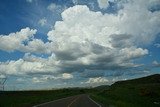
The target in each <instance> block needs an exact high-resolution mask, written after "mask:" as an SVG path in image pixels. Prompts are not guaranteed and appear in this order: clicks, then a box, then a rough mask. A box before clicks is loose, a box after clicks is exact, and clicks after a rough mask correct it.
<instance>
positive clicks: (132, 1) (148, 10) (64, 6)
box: [0, 0, 160, 90]
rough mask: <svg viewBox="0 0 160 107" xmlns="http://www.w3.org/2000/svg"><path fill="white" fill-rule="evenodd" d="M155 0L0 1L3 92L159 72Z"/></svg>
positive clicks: (159, 4) (159, 12) (159, 3)
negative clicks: (4, 83) (4, 82)
mask: <svg viewBox="0 0 160 107" xmlns="http://www.w3.org/2000/svg"><path fill="white" fill-rule="evenodd" d="M159 54H160V0H147V1H146V0H14V1H13V0H0V78H1V79H2V78H7V81H6V85H5V89H6V90H33V89H52V88H65V87H91V86H92V87H94V86H98V85H104V84H105V85H110V84H113V83H114V82H116V81H119V80H128V79H133V78H138V77H143V76H147V75H151V74H159V73H160V55H159Z"/></svg>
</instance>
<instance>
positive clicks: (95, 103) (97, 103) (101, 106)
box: [88, 95, 102, 107]
mask: <svg viewBox="0 0 160 107" xmlns="http://www.w3.org/2000/svg"><path fill="white" fill-rule="evenodd" d="M88 98H89V99H90V100H91V101H92V102H94V103H95V104H96V105H98V106H99V107H102V106H101V105H100V104H98V103H97V102H95V101H94V100H92V99H91V98H90V97H89V95H88Z"/></svg>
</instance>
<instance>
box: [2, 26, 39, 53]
mask: <svg viewBox="0 0 160 107" xmlns="http://www.w3.org/2000/svg"><path fill="white" fill-rule="evenodd" d="M36 32H37V30H33V29H30V28H28V27H27V28H24V29H21V31H20V32H16V33H10V34H9V35H0V49H1V50H5V51H13V50H17V49H19V48H20V47H21V45H22V44H23V42H25V41H28V40H29V38H32V37H33V35H34V34H35V33H36Z"/></svg>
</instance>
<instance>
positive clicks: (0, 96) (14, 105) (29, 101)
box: [0, 89, 83, 107]
mask: <svg viewBox="0 0 160 107" xmlns="http://www.w3.org/2000/svg"><path fill="white" fill-rule="evenodd" d="M81 93H83V91H82V90H81V89H61V90H51V91H8V92H3V93H2V92H1V93H0V107H32V106H33V105H36V104H40V103H43V102H48V101H52V100H56V99H60V98H64V97H68V96H73V95H77V94H81Z"/></svg>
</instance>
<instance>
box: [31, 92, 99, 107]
mask: <svg viewBox="0 0 160 107" xmlns="http://www.w3.org/2000/svg"><path fill="white" fill-rule="evenodd" d="M33 107H101V105H99V104H98V103H96V102H95V101H93V100H92V99H91V98H90V97H89V96H88V95H85V94H83V95H77V96H72V97H67V98H63V99H59V100H56V101H51V102H47V103H43V104H39V105H36V106H33Z"/></svg>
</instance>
